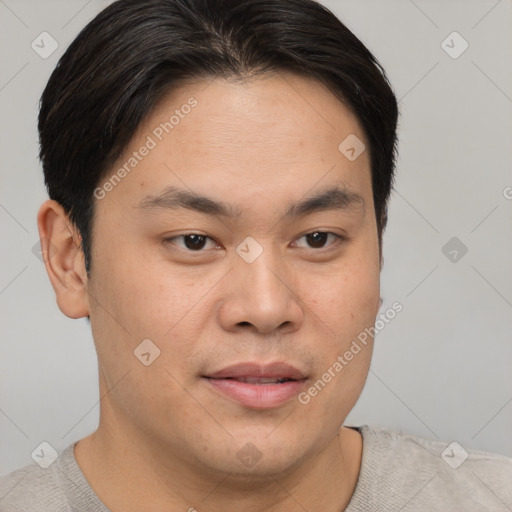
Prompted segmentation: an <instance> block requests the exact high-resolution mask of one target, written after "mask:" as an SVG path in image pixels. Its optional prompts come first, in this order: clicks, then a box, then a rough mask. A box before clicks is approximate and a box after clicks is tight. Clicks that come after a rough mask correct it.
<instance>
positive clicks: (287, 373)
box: [205, 362, 306, 380]
mask: <svg viewBox="0 0 512 512" xmlns="http://www.w3.org/2000/svg"><path fill="white" fill-rule="evenodd" d="M205 377H208V378H210V379H227V378H247V377H248V378H258V377H263V378H276V379H293V380H302V379H305V378H306V376H305V375H304V374H303V373H302V372H301V371H300V370H298V369H297V368H295V367H294V366H291V365H289V364H286V363H281V362H276V363H269V364H259V363H237V364H233V365H231V366H227V367H225V368H223V369H222V370H219V371H217V372H214V373H210V374H208V375H205Z"/></svg>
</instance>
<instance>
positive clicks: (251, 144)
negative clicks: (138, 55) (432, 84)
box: [106, 73, 372, 206]
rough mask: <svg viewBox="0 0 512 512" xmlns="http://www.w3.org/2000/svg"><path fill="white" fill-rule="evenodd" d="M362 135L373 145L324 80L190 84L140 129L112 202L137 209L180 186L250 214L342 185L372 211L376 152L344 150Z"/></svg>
mask: <svg viewBox="0 0 512 512" xmlns="http://www.w3.org/2000/svg"><path fill="white" fill-rule="evenodd" d="M354 136H355V137H357V140H359V141H360V142H361V145H363V144H365V145H366V140H365V135H364V132H363V130H362V128H361V125H360V123H359V121H358V119H357V117H356V116H355V115H354V114H353V113H352V112H351V111H350V110H349V109H348V108H347V107H346V106H345V105H344V104H343V103H342V102H341V101H339V100H338V99H337V98H336V97H335V96H334V95H333V94H332V93H331V92H330V91H329V90H328V89H327V88H326V87H325V86H323V85H322V84H321V83H320V82H318V81H316V80H312V79H306V78H303V77H299V76H297V75H294V74H291V73H274V74H266V75H262V76H258V77H254V78H251V79H247V80H243V81H240V80H238V81H234V80H226V79H218V78H217V79H212V78H204V79H201V80H196V81H188V82H185V83H183V84H181V85H180V86H179V87H178V88H175V89H174V90H173V91H172V92H170V93H168V94H167V95H165V96H164V97H163V98H162V99H161V101H160V102H159V103H158V104H157V105H156V107H155V108H154V109H153V110H152V112H151V113H150V115H149V116H148V117H147V118H146V119H145V120H144V122H143V123H141V125H140V126H139V128H138V130H137V132H136V134H135V136H134V137H133V139H132V141H131V143H130V144H129V147H128V148H127V149H126V151H125V152H124V154H123V155H121V157H120V158H119V159H118V161H117V162H116V164H115V165H114V166H113V168H112V169H111V173H110V175H109V176H112V175H113V174H115V173H116V172H117V171H118V170H119V169H121V168H124V169H125V171H126V172H124V173H122V174H123V175H124V176H123V178H122V180H120V181H121V182H120V183H119V185H117V184H116V186H115V189H116V190H115V191H113V192H114V193H112V194H111V198H113V197H114V196H115V195H117V196H118V198H119V199H120V198H121V196H123V195H124V196H125V197H128V196H130V197H131V198H132V199H133V201H132V204H133V205H134V204H135V203H136V202H138V201H140V200H141V198H143V197H147V196H148V195H151V194H156V193H158V192H159V191H160V190H162V189H163V188H164V187H167V186H179V187H180V188H182V189H183V188H186V189H187V188H188V189H189V190H190V192H192V193H196V194H200V195H203V196H210V197H211V196H212V195H213V196H214V197H217V198H218V199H220V198H224V199H227V198H229V199H230V200H231V202H233V201H236V200H238V201H240V203H241V204H242V205H244V206H245V205H249V204H251V201H253V200H254V196H255V195H256V196H259V197H262V196H263V197H268V199H269V201H270V199H271V197H273V198H274V199H277V194H279V193H281V194H283V193H287V194H289V195H290V199H292V198H293V197H294V196H297V198H298V197H300V196H302V195H304V193H305V192H306V191H307V190H313V189H314V188H315V187H316V186H321V187H325V186H327V185H329V184H335V183H336V184H339V183H340V182H342V183H343V185H344V187H345V188H347V189H348V190H352V191H353V192H354V193H357V194H359V195H361V196H363V197H365V202H366V203H367V204H368V203H369V202H371V201H372V198H371V173H370V162H369V155H368V151H363V152H362V153H361V154H360V155H359V156H358V157H357V159H355V160H350V159H348V158H347V157H346V156H345V155H344V154H343V152H342V151H341V150H340V144H342V143H343V141H345V140H347V137H348V138H349V140H352V139H350V137H354ZM342 145H343V144H342ZM362 147H364V146H362ZM141 153H144V154H143V155H141ZM132 164H133V165H132ZM109 176H107V177H106V179H107V180H108V177H109Z"/></svg>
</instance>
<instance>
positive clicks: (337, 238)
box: [294, 229, 347, 252]
mask: <svg viewBox="0 0 512 512" xmlns="http://www.w3.org/2000/svg"><path fill="white" fill-rule="evenodd" d="M313 233H325V234H327V235H333V236H334V237H335V238H336V240H335V242H333V243H331V244H329V245H327V246H325V247H320V248H318V249H316V248H314V247H302V248H304V249H311V250H313V251H316V252H320V251H322V250H329V249H331V248H333V247H335V246H338V245H339V244H340V243H341V242H343V241H345V240H347V238H346V237H345V236H343V235H339V234H338V233H333V232H332V231H327V230H325V231H324V230H321V229H313V230H312V231H308V232H306V233H304V234H302V235H300V236H299V237H297V238H296V239H295V240H294V242H295V241H297V240H300V239H301V238H304V237H306V236H307V235H312V234H313Z"/></svg>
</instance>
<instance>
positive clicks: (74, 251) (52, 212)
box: [37, 200, 89, 318]
mask: <svg viewBox="0 0 512 512" xmlns="http://www.w3.org/2000/svg"><path fill="white" fill-rule="evenodd" d="M37 228H38V230H39V238H40V239H41V253H42V256H43V259H44V264H45V267H46V272H47V273H48V277H49V278H50V282H51V284H52V286H53V289H54V290H55V295H56V298H57V305H58V306H59V309H60V310H61V311H62V313H64V314H65V315H66V316H68V317H69V318H82V317H84V316H88V315H89V296H88V294H87V274H86V271H85V261H84V257H83V252H82V249H81V248H80V242H81V237H80V234H79V232H78V230H77V229H76V227H75V226H74V225H73V223H72V222H71V221H70V220H69V218H68V216H67V215H66V213H65V211H64V209H63V208H62V206H61V205H60V204H59V203H58V202H57V201H53V200H48V201H45V202H44V203H43V204H42V205H41V207H40V208H39V213H38V214H37Z"/></svg>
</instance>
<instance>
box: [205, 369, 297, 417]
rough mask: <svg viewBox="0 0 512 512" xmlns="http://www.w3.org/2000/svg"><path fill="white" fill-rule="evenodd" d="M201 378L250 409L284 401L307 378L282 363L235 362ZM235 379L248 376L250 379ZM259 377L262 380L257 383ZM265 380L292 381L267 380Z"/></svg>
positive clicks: (288, 399) (292, 395) (267, 407)
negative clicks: (276, 381) (268, 381)
mask: <svg viewBox="0 0 512 512" xmlns="http://www.w3.org/2000/svg"><path fill="white" fill-rule="evenodd" d="M203 378H204V379H205V380H206V381H207V382H208V383H209V385H210V386H211V388H212V389H213V390H215V391H217V392H219V393H221V394H222V395H223V396H225V397H228V398H230V399H232V400H234V401H236V402H238V403H239V404H241V405H243V406H245V407H249V408H252V409H271V408H275V407H279V406H281V405H283V404H285V403H286V402H288V401H290V400H291V399H292V398H294V397H295V396H296V395H298V394H299V392H300V391H301V389H302V388H303V387H304V383H305V381H306V376H305V375H304V374H303V373H302V372H301V371H300V370H298V369H297V368H295V367H294V366H291V365H289V364H286V363H282V362H277V363H271V364H266V365H261V364H258V363H238V364H234V365H232V366H228V367H226V368H223V369H222V370H219V371H216V372H214V373H211V374H209V375H205V376H203ZM236 379H248V380H250V381H251V382H242V381H240V380H236ZM258 379H262V380H263V382H262V383H257V381H258ZM264 379H276V380H277V379H291V380H288V381H286V382H282V383H267V382H264ZM253 381H256V382H253Z"/></svg>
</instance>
